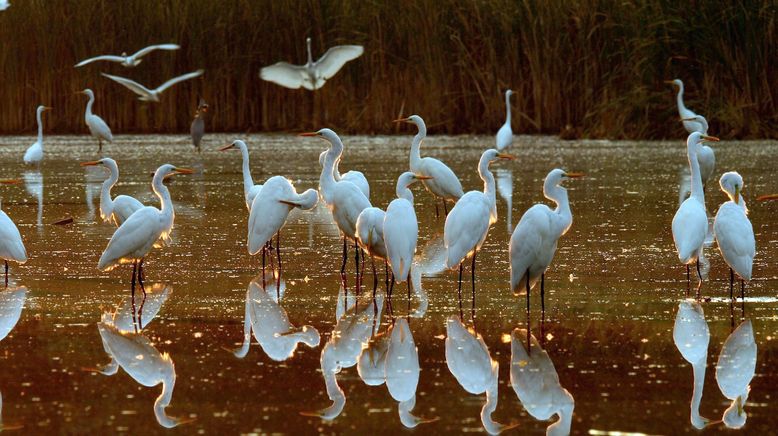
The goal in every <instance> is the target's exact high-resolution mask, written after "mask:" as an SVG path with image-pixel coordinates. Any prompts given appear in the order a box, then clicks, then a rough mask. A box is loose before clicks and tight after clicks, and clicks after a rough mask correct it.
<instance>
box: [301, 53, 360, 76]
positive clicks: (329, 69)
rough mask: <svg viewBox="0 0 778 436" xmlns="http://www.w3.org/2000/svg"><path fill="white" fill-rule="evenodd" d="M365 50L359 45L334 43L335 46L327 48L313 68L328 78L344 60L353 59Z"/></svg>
mask: <svg viewBox="0 0 778 436" xmlns="http://www.w3.org/2000/svg"><path fill="white" fill-rule="evenodd" d="M364 52H365V48H364V47H362V46H361V45H336V46H335V47H332V48H330V49H329V50H327V52H326V53H324V55H323V56H322V57H320V58H319V60H317V61H316V63H315V64H314V68H316V69H318V70H319V73H320V74H321V75H322V77H324V78H325V79H329V78H330V77H332V76H334V75H335V74H336V73H337V72H338V71H339V70H340V69H341V68H343V65H345V64H346V62H348V61H351V60H354V59H356V58H358V57H360V56H362V53H364Z"/></svg>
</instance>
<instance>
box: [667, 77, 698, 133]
mask: <svg viewBox="0 0 778 436" xmlns="http://www.w3.org/2000/svg"><path fill="white" fill-rule="evenodd" d="M665 83H669V84H671V85H675V86H677V87H678V94H677V95H676V96H675V100H676V104H677V105H678V115H679V116H680V117H681V121H683V127H684V128H685V129H686V131H687V132H688V133H693V132H700V133H703V134H707V133H708V132H707V124H706V125H705V128H704V129H703V125H702V124H701V123H700V122H699V121H696V120H691V119H690V118H694V117H696V116H697V114H696V113H694V111H692V110H690V109H687V108H686V105H684V104H683V82H682V81H681V79H675V80H665Z"/></svg>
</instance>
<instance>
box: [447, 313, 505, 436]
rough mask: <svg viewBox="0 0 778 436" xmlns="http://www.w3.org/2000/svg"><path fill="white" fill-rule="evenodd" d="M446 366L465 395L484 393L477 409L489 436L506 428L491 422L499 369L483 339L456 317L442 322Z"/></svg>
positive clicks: (495, 404)
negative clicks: (444, 325)
mask: <svg viewBox="0 0 778 436" xmlns="http://www.w3.org/2000/svg"><path fill="white" fill-rule="evenodd" d="M446 365H448V370H449V371H451V374H452V375H453V376H454V378H456V379H457V381H458V382H459V384H460V385H461V386H462V387H463V388H464V389H465V390H466V391H467V392H469V393H471V394H474V395H481V394H483V393H486V402H485V403H484V406H483V407H482V408H481V423H483V426H484V429H485V430H486V431H487V433H489V434H498V433H500V432H502V431H504V430H506V429H507V428H509V426H505V425H502V424H500V423H498V422H495V421H494V420H492V413H494V411H495V410H496V409H497V393H498V376H499V372H500V366H499V364H498V363H497V361H495V360H493V359H492V357H491V355H490V354H489V348H488V347H487V346H486V343H485V342H484V340H483V338H482V337H481V335H480V334H478V333H476V332H475V331H471V330H469V329H468V328H467V327H465V325H464V324H463V323H462V321H461V320H460V319H459V317H458V316H456V315H451V316H450V317H449V318H448V321H447V322H446Z"/></svg>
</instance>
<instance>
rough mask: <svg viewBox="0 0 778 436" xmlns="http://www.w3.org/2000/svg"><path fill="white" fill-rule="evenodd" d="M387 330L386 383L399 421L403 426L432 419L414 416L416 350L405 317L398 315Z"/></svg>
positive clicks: (417, 382) (417, 355)
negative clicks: (394, 403) (395, 406)
mask: <svg viewBox="0 0 778 436" xmlns="http://www.w3.org/2000/svg"><path fill="white" fill-rule="evenodd" d="M388 334H389V346H388V347H387V350H386V387H387V388H388V389H389V394H390V395H391V396H392V398H394V400H395V401H397V402H398V403H400V404H399V405H398V408H397V409H398V412H399V414H400V422H402V424H403V425H404V426H405V427H407V428H414V427H416V426H418V425H419V424H423V423H426V422H430V421H434V419H433V420H429V419H424V418H419V417H417V416H414V415H413V414H412V413H411V412H412V411H413V408H414V407H415V406H416V389H417V388H418V386H419V373H420V372H421V368H420V367H419V351H418V349H417V348H416V343H415V342H414V340H413V333H411V327H410V325H408V320H406V319H405V318H400V319H398V320H397V321H396V322H395V323H394V326H392V328H391V330H390V332H389V333H388Z"/></svg>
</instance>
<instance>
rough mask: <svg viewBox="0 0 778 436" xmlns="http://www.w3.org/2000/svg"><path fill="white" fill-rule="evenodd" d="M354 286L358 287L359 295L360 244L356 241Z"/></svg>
mask: <svg viewBox="0 0 778 436" xmlns="http://www.w3.org/2000/svg"><path fill="white" fill-rule="evenodd" d="M354 277H355V279H356V280H355V281H354V286H355V287H356V288H357V295H359V284H360V283H359V245H358V244H357V243H356V240H355V241H354Z"/></svg>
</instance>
